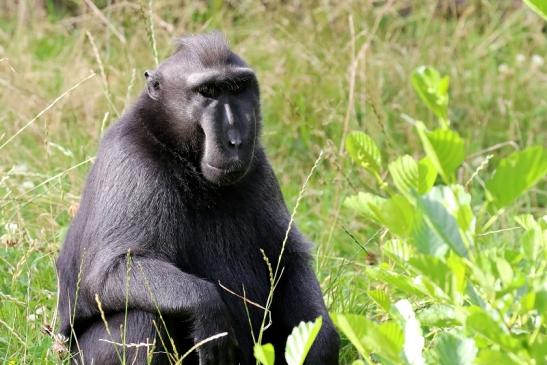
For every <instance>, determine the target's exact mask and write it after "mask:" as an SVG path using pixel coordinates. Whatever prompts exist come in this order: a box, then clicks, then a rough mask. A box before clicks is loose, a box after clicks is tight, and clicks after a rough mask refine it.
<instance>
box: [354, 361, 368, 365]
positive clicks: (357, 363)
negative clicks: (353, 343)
mask: <svg viewBox="0 0 547 365" xmlns="http://www.w3.org/2000/svg"><path fill="white" fill-rule="evenodd" d="M351 365H366V364H365V362H364V361H363V360H355V361H354V362H352V363H351Z"/></svg>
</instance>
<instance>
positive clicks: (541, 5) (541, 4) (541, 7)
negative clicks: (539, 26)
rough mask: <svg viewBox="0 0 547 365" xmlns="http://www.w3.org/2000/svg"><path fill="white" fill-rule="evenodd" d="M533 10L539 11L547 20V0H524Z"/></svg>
mask: <svg viewBox="0 0 547 365" xmlns="http://www.w3.org/2000/svg"><path fill="white" fill-rule="evenodd" d="M524 3H525V4H526V5H528V6H529V7H530V8H531V9H532V10H533V11H535V12H536V13H538V14H539V15H540V16H542V17H543V19H545V20H547V1H545V0H524Z"/></svg>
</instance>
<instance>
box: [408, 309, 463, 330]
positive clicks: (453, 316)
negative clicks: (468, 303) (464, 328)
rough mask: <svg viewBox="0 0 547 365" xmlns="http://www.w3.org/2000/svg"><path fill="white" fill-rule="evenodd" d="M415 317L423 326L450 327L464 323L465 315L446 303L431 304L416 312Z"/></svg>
mask: <svg viewBox="0 0 547 365" xmlns="http://www.w3.org/2000/svg"><path fill="white" fill-rule="evenodd" d="M417 318H418V320H419V321H420V323H421V324H422V325H423V326H425V327H441V328H450V327H454V326H461V325H462V324H463V323H465V315H462V314H461V313H459V312H458V311H456V309H454V307H452V306H450V305H447V304H433V305H431V306H430V307H427V308H425V309H423V310H421V311H420V312H418V313H417Z"/></svg>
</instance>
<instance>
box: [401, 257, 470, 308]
mask: <svg viewBox="0 0 547 365" xmlns="http://www.w3.org/2000/svg"><path fill="white" fill-rule="evenodd" d="M409 264H410V265H412V267H413V268H415V269H416V270H417V271H418V272H419V273H421V274H422V275H423V276H425V277H427V278H429V280H431V282H432V283H433V284H435V285H436V287H437V288H438V289H437V290H434V291H433V292H432V293H431V294H432V296H435V297H440V298H441V299H444V298H443V296H442V295H439V294H438V290H440V291H442V293H444V295H445V297H446V298H449V297H451V298H452V300H453V301H454V303H461V301H462V300H463V293H464V290H465V288H466V279H465V265H464V263H463V262H462V260H461V259H460V258H459V256H457V255H454V254H452V255H450V256H449V257H448V260H447V261H446V263H445V262H444V261H442V260H441V259H440V258H437V257H434V256H428V255H415V256H414V257H412V258H411V259H410V260H409Z"/></svg>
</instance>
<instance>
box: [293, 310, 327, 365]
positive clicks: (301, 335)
mask: <svg viewBox="0 0 547 365" xmlns="http://www.w3.org/2000/svg"><path fill="white" fill-rule="evenodd" d="M322 323H323V317H317V319H316V320H315V322H300V324H299V325H298V326H296V327H295V328H294V329H293V330H292V332H291V334H290V335H289V337H288V338H287V346H286V347H285V360H287V364H288V365H302V364H303V363H304V360H305V359H306V356H307V355H308V352H309V351H310V349H311V346H312V345H313V341H315V338H316V337H317V334H318V333H319V330H320V329H321V324H322Z"/></svg>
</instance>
